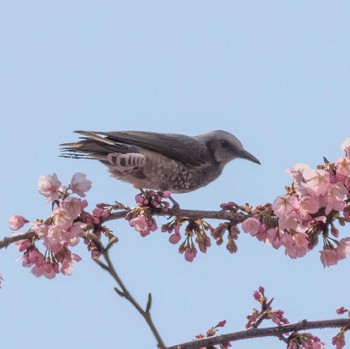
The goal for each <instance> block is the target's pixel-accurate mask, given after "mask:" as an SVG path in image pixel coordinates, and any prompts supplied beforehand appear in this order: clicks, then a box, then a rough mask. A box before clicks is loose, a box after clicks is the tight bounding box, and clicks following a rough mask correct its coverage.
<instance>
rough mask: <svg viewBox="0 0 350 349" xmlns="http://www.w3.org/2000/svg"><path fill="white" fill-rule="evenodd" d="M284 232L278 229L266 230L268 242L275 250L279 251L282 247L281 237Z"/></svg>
mask: <svg viewBox="0 0 350 349" xmlns="http://www.w3.org/2000/svg"><path fill="white" fill-rule="evenodd" d="M283 234H284V233H283V232H281V231H279V230H278V228H270V229H267V230H266V242H269V243H270V244H271V245H272V247H273V248H275V249H278V248H280V247H281V246H282V241H281V236H283Z"/></svg>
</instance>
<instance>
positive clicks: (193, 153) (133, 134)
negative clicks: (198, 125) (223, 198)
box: [61, 130, 261, 193]
mask: <svg viewBox="0 0 350 349" xmlns="http://www.w3.org/2000/svg"><path fill="white" fill-rule="evenodd" d="M74 132H75V133H78V134H79V135H80V140H79V141H77V142H74V143H63V144H61V147H62V149H61V151H62V154H61V156H62V157H68V158H77V159H93V160H98V161H100V162H101V163H102V164H104V165H105V166H107V168H108V170H109V172H110V173H111V175H112V177H115V178H117V179H119V180H122V181H125V182H128V183H130V184H132V185H133V186H134V187H135V188H138V189H141V190H142V189H151V190H156V191H161V192H164V191H169V192H171V193H187V192H191V191H194V190H197V189H198V188H201V187H204V186H206V185H207V184H209V183H211V182H212V181H214V180H215V179H217V178H218V177H219V176H220V174H221V173H222V171H223V169H224V167H225V165H227V164H228V163H229V162H230V161H231V160H234V159H237V158H242V159H246V160H249V161H252V162H254V163H256V164H261V163H260V161H259V160H258V159H257V158H256V157H255V156H254V155H252V154H251V153H249V152H248V151H246V150H245V149H244V147H243V145H242V143H241V142H240V141H239V140H238V138H237V137H235V136H234V135H232V134H231V133H229V132H226V131H222V130H215V131H211V132H208V133H204V134H200V135H198V136H186V135H182V134H175V133H157V132H145V131H120V132H96V131H74Z"/></svg>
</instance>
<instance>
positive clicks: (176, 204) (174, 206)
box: [169, 195, 180, 211]
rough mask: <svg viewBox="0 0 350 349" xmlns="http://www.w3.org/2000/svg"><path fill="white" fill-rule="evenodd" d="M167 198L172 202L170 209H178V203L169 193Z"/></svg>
mask: <svg viewBox="0 0 350 349" xmlns="http://www.w3.org/2000/svg"><path fill="white" fill-rule="evenodd" d="M169 200H170V201H171V202H172V204H173V207H172V208H171V209H172V210H174V211H177V210H179V209H180V205H179V203H178V202H177V201H176V200H175V199H174V198H173V197H172V196H171V195H170V196H169Z"/></svg>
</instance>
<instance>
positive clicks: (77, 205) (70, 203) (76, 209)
mask: <svg viewBox="0 0 350 349" xmlns="http://www.w3.org/2000/svg"><path fill="white" fill-rule="evenodd" d="M81 206H82V202H81V200H80V199H78V198H74V197H71V196H70V197H67V198H65V199H64V200H63V201H62V202H61V207H62V209H63V210H64V213H65V215H67V216H69V217H70V218H71V219H72V220H74V219H76V218H78V217H79V215H80V214H81V211H82V207H81Z"/></svg>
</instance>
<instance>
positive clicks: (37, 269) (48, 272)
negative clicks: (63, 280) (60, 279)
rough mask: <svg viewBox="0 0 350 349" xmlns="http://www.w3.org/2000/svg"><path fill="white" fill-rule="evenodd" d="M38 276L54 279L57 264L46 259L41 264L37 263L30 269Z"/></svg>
mask: <svg viewBox="0 0 350 349" xmlns="http://www.w3.org/2000/svg"><path fill="white" fill-rule="evenodd" d="M30 272H31V273H32V274H33V275H35V276H36V277H40V276H45V277H46V278H48V279H53V278H54V277H55V276H56V273H57V271H56V269H55V265H54V264H53V263H51V262H50V261H48V260H46V261H44V263H43V264H41V265H35V266H33V268H32V269H31V271H30Z"/></svg>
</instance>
